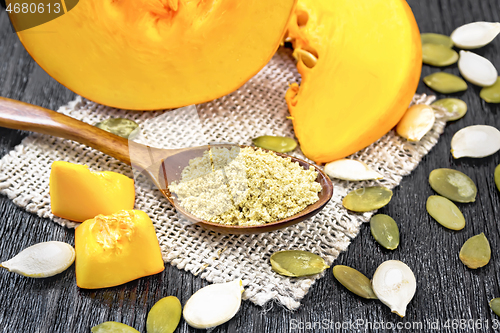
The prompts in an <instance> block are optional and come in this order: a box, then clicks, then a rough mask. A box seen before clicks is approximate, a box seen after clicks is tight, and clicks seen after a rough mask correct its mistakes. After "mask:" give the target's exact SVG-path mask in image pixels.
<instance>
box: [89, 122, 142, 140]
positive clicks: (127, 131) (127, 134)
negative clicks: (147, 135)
mask: <svg viewBox="0 0 500 333" xmlns="http://www.w3.org/2000/svg"><path fill="white" fill-rule="evenodd" d="M95 127H97V128H100V129H102V130H104V131H106V132H110V133H113V134H115V135H118V136H121V137H122V138H125V139H133V138H134V137H135V136H137V134H139V125H138V124H137V123H136V122H135V121H133V120H130V119H125V118H109V119H106V120H104V121H101V122H99V123H97V124H95Z"/></svg>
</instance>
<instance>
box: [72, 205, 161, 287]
mask: <svg viewBox="0 0 500 333" xmlns="http://www.w3.org/2000/svg"><path fill="white" fill-rule="evenodd" d="M75 252H76V259H75V267H76V268H75V270H76V284H77V285H78V287H80V288H86V289H96V288H107V287H113V286H117V285H120V284H123V283H126V282H129V281H132V280H135V279H138V278H140V277H143V276H148V275H152V274H157V273H160V272H161V271H163V270H164V268H165V266H164V263H163V259H162V255H161V249H160V246H159V244H158V239H157V238H156V233H155V228H154V226H153V223H152V222H151V219H150V218H149V216H148V215H147V214H146V213H144V212H143V211H140V210H124V211H120V212H118V213H115V214H112V215H107V216H106V215H98V216H96V217H95V218H93V219H90V220H87V221H85V222H83V223H82V224H81V225H79V226H78V227H77V228H76V230H75Z"/></svg>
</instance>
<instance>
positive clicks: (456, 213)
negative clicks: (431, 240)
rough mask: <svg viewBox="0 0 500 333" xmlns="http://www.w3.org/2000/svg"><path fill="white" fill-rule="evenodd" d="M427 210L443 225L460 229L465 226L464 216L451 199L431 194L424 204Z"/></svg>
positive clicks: (452, 228)
mask: <svg viewBox="0 0 500 333" xmlns="http://www.w3.org/2000/svg"><path fill="white" fill-rule="evenodd" d="M425 208H426V209H427V212H428V213H429V215H430V216H432V217H433V218H434V219H435V220H436V221H437V222H438V223H439V224H441V225H442V226H443V227H445V228H448V229H451V230H461V229H463V228H464V227H465V218H464V216H463V214H462V212H461V211H460V209H458V207H457V205H455V204H454V203H453V202H452V201H451V200H449V199H447V198H445V197H442V196H440V195H431V196H430V197H429V198H427V203H426V205H425Z"/></svg>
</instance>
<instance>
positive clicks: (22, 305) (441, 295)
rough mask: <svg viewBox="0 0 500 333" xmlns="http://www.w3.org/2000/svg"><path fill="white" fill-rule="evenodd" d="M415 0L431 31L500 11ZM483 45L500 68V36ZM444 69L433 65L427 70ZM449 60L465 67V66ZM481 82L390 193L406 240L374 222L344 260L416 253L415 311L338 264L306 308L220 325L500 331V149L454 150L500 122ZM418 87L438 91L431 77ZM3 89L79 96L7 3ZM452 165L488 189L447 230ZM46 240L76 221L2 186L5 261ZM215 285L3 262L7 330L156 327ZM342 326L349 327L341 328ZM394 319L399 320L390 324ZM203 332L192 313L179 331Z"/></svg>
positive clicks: (55, 98)
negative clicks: (161, 316) (120, 278)
mask: <svg viewBox="0 0 500 333" xmlns="http://www.w3.org/2000/svg"><path fill="white" fill-rule="evenodd" d="M408 2H409V4H410V6H411V8H412V10H413V12H414V14H415V17H416V19H417V22H418V24H419V27H420V30H421V32H436V33H443V34H450V33H451V32H452V31H453V30H454V29H455V28H456V27H458V26H460V25H462V24H465V23H468V22H472V21H500V1H498V0H480V1H478V0H460V1H458V0H410V1H408ZM476 52H477V53H479V54H481V55H483V56H485V57H487V58H488V59H490V60H491V61H492V62H493V64H494V65H495V66H496V67H497V68H500V37H498V38H497V39H495V41H494V42H493V43H492V44H491V45H489V46H486V47H484V48H481V49H479V50H477V51H476ZM439 70H440V69H438V68H433V67H430V66H423V70H422V77H423V76H425V75H428V74H430V73H432V72H436V71H439ZM445 71H446V72H450V73H454V74H459V72H458V68H457V66H456V65H453V66H450V67H448V68H446V69H445ZM479 90H480V89H479V88H478V87H475V86H473V85H469V89H468V90H467V91H466V92H465V93H459V94H453V96H455V97H458V98H461V99H463V100H464V101H465V102H467V104H468V106H469V111H468V113H467V115H466V116H465V117H464V118H463V119H461V120H458V121H456V122H452V123H449V124H448V125H447V127H446V129H445V133H444V134H443V136H442V137H441V139H440V140H439V143H438V144H437V145H436V147H435V148H433V149H432V151H431V152H430V153H429V154H428V155H427V156H426V157H424V158H423V160H422V162H421V163H420V165H419V166H418V167H417V169H416V170H415V171H414V172H413V173H412V174H411V175H409V176H407V177H405V178H404V179H403V181H402V182H401V184H400V186H398V187H397V188H396V189H395V190H394V196H393V199H392V201H391V203H390V204H389V205H388V206H386V207H385V208H383V209H381V210H380V212H381V213H385V214H389V215H391V216H392V217H393V218H394V219H395V220H396V221H397V222H398V224H399V226H400V232H401V244H400V247H399V248H398V249H396V250H395V251H388V250H384V249H382V248H381V247H380V246H378V245H377V244H376V243H375V241H374V240H373V238H372V236H371V235H370V230H369V226H368V225H363V226H362V228H361V231H360V234H359V235H358V236H357V237H356V238H355V239H354V240H353V241H352V244H351V245H350V246H349V248H348V249H347V251H346V252H344V253H342V254H341V255H340V256H339V258H338V259H337V261H336V262H335V263H334V264H343V265H348V266H351V267H354V268H356V269H358V270H360V271H361V272H363V273H365V274H366V275H367V276H369V277H371V276H372V274H373V273H374V271H375V269H376V267H377V266H378V265H379V264H380V263H382V262H383V261H385V260H389V259H398V260H402V261H403V262H405V263H406V264H408V265H409V266H410V267H411V268H412V270H413V271H414V273H415V275H416V277H417V293H416V295H415V297H414V299H413V300H412V301H411V303H410V304H409V306H408V310H407V315H406V317H405V318H399V317H398V316H397V315H395V314H392V313H390V311H389V309H388V308H387V307H386V306H385V305H383V304H381V303H380V302H378V301H373V300H370V301H368V300H364V299H361V298H359V297H357V296H355V295H353V294H351V293H350V292H348V291H347V290H346V289H344V288H343V287H342V286H341V285H340V284H339V283H338V282H337V281H336V280H335V279H334V278H333V275H332V274H331V271H330V270H329V271H328V272H327V274H326V275H325V276H324V277H323V278H322V279H320V280H318V281H317V282H316V283H315V284H314V285H313V286H312V288H311V290H310V292H309V293H308V294H307V295H306V297H305V298H304V299H303V301H302V305H301V307H300V308H299V309H298V310H297V311H295V312H290V311H288V310H285V309H284V308H283V307H282V306H279V305H277V304H268V305H266V306H265V307H264V308H261V307H257V306H255V305H253V304H252V303H250V302H247V301H246V302H243V304H242V307H241V309H240V311H239V313H238V314H237V315H236V317H235V318H233V319H232V320H231V321H229V322H228V323H226V324H224V325H221V326H219V327H217V328H215V329H214V330H213V332H334V331H335V332H340V331H345V332H372V331H373V332H402V331H408V332H430V331H434V332H490V331H494V330H493V329H492V326H493V325H498V324H500V322H499V321H498V319H500V318H498V317H496V316H495V315H494V314H493V312H492V311H491V310H490V309H489V307H488V302H489V301H490V300H491V299H492V298H494V297H500V255H499V252H498V248H499V245H500V214H499V211H500V195H499V192H498V190H497V189H496V187H495V184H494V180H493V170H494V168H495V167H496V166H497V165H498V164H499V163H500V155H499V154H498V153H497V154H495V155H493V156H490V157H487V158H484V159H479V160H477V159H460V160H453V158H452V157H451V155H450V152H449V150H450V141H451V137H452V136H453V134H454V133H455V132H456V131H457V130H459V129H460V128H463V127H465V126H468V125H473V124H489V125H493V126H496V127H497V128H500V118H499V117H500V110H499V108H500V106H498V105H493V104H488V103H485V102H484V101H482V100H481V99H480V98H479ZM418 92H419V93H427V94H433V92H432V91H431V90H430V89H428V88H427V87H425V86H424V85H423V84H422V83H421V84H420V86H419V88H418ZM0 96H4V97H9V98H14V99H19V100H21V101H24V102H29V103H33V104H37V105H41V106H43V107H47V108H51V109H57V107H59V106H60V105H63V104H66V103H67V102H68V101H70V100H72V99H73V98H74V96H75V94H74V93H72V92H71V91H69V90H67V89H66V88H64V87H63V86H61V85H60V84H58V83H57V82H56V81H55V80H53V79H52V78H50V77H49V76H48V75H47V74H46V73H45V72H44V71H43V70H42V69H41V68H40V67H39V66H38V65H37V64H36V63H35V62H34V61H33V60H32V59H31V57H30V56H29V54H28V53H27V52H26V51H25V50H24V48H23V46H22V45H21V43H20V42H19V40H18V38H17V36H16V34H14V33H13V32H12V29H11V27H10V23H9V20H8V17H7V15H6V12H5V11H3V10H2V11H0ZM437 96H438V97H439V98H442V97H445V96H444V95H440V94H438V95H437ZM26 135H27V133H24V132H20V131H15V130H7V129H0V156H3V155H5V154H7V153H8V151H9V150H11V149H12V148H13V147H14V146H15V145H17V144H19V143H20V141H21V140H22V138H24V137H25V136H26ZM441 167H448V168H454V169H458V170H460V171H462V172H464V173H466V174H467V175H469V176H470V177H471V178H472V179H473V180H474V181H475V182H476V184H477V186H478V189H479V190H478V197H477V200H476V202H475V203H471V204H460V205H459V207H460V209H461V210H462V212H463V214H464V216H465V218H466V221H467V226H466V227H465V229H464V230H462V231H458V232H457V231H449V230H446V229H444V228H443V227H441V226H440V225H439V224H437V223H436V222H435V221H434V220H432V218H430V216H429V215H428V214H427V213H426V211H425V201H426V199H427V197H428V196H429V195H432V194H433V191H432V189H431V188H430V187H429V186H428V183H427V177H428V175H429V172H430V171H431V170H433V169H435V168H441ZM0 172H1V170H0ZM481 232H484V233H485V234H486V236H487V237H488V239H489V241H490V244H491V247H492V260H491V262H490V263H489V264H488V265H487V266H486V267H483V268H481V269H478V270H470V269H467V268H466V267H465V266H464V265H463V264H462V263H461V262H460V261H459V259H458V251H459V250H460V247H461V246H462V244H463V243H464V242H465V240H466V239H468V238H469V237H471V236H473V235H476V234H478V233H481ZM47 240H60V241H65V242H68V243H71V244H73V242H74V232H73V230H68V229H66V228H63V227H60V226H59V225H57V224H55V223H53V222H51V221H50V220H46V219H42V218H39V217H38V216H35V215H33V214H29V213H26V212H25V211H24V210H23V209H21V208H19V207H17V206H15V205H14V204H13V203H12V202H11V200H9V199H8V198H7V197H5V196H0V260H6V259H7V258H10V257H12V256H14V255H15V254H16V253H18V252H19V251H21V250H22V249H23V248H25V247H27V246H29V245H32V244H34V243H38V242H42V241H47ZM207 284H208V283H207V282H206V281H204V280H202V279H201V278H199V277H194V276H193V275H191V274H190V273H187V272H185V271H181V270H178V269H176V268H174V267H171V266H170V265H167V266H166V269H165V271H164V272H163V273H162V274H158V275H156V276H152V277H147V278H142V279H139V280H137V281H134V282H131V283H128V284H126V285H124V286H119V287H115V288H110V289H105V290H96V291H87V290H81V289H79V288H77V287H76V284H75V277H74V267H71V268H70V269H69V270H67V271H66V272H64V273H62V274H60V275H58V276H55V277H52V278H48V279H39V280H38V279H30V278H25V277H22V276H18V275H15V274H10V273H8V272H6V271H1V272H0V304H1V306H0V330H1V331H2V332H90V327H91V326H93V325H96V324H98V323H101V322H103V321H107V320H115V321H120V322H123V323H126V324H128V325H131V326H133V327H135V328H136V329H138V330H139V331H141V332H145V321H146V316H147V312H148V310H149V309H150V308H151V306H152V305H153V304H154V303H155V302H156V301H157V300H159V299H160V298H161V297H164V296H167V295H174V296H177V297H178V298H179V299H180V301H181V303H183V304H184V303H185V302H186V301H187V299H188V298H189V297H190V295H192V294H193V292H195V291H196V290H198V289H199V288H201V287H202V286H205V285H207ZM314 323H316V329H307V327H308V326H307V325H313V324H314ZM397 323H403V324H406V325H409V326H413V327H412V328H409V329H404V327H403V328H401V329H400V328H397V327H395V326H396V325H397ZM447 323H448V325H449V326H448V327H447V325H446V324H447ZM461 323H462V325H464V324H465V325H467V324H468V325H469V328H467V326H465V327H464V326H462V327H461V326H460V324H461ZM420 324H421V325H422V326H421V327H420V326H419V325H420ZM431 324H432V325H434V326H431ZM318 325H319V326H318ZM342 325H343V329H338V328H337V329H335V327H336V326H342ZM366 325H368V326H366ZM391 325H392V326H394V327H392V328H391ZM454 325H457V326H454ZM480 326H481V327H480ZM327 327H328V328H327ZM406 327H407V328H408V326H406ZM487 327H488V328H487ZM420 328H421V329H420ZM433 328H436V329H434V330H433ZM197 331H198V330H194V329H192V328H190V327H189V326H188V325H187V324H186V322H184V320H181V323H180V325H179V327H178V329H177V331H176V332H197ZM199 331H200V332H201V330H199ZM495 331H500V329H497V330H495Z"/></svg>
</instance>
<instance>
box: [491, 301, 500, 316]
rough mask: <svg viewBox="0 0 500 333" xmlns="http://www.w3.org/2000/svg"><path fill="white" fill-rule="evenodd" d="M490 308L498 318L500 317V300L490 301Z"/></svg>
mask: <svg viewBox="0 0 500 333" xmlns="http://www.w3.org/2000/svg"><path fill="white" fill-rule="evenodd" d="M490 308H491V310H493V312H495V314H496V315H497V316H500V298H494V299H492V300H491V301H490Z"/></svg>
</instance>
